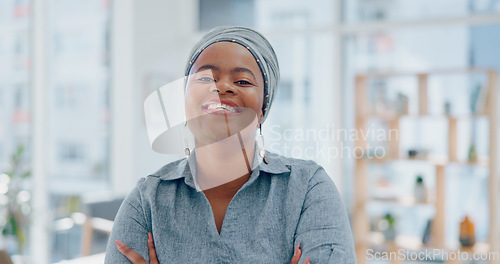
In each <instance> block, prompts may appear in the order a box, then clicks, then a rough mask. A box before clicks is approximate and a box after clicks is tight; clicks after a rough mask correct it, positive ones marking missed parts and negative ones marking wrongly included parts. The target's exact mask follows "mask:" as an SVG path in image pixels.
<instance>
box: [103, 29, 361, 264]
mask: <svg viewBox="0 0 500 264" xmlns="http://www.w3.org/2000/svg"><path fill="white" fill-rule="evenodd" d="M278 81H279V67H278V61H277V58H276V55H275V53H274V50H273V48H272V47H271V45H270V44H269V42H268V41H267V40H266V39H265V38H264V37H263V36H262V35H261V34H259V33H258V32H256V31H254V30H252V29H248V28H243V27H218V28H215V29H213V30H212V31H210V32H209V33H207V34H206V35H205V36H204V37H203V38H202V40H200V42H198V44H197V45H196V46H195V48H194V49H193V52H192V54H191V57H190V60H189V62H188V64H187V67H186V90H185V107H186V118H187V120H188V121H187V124H186V125H187V127H188V128H189V130H190V131H191V132H192V133H193V135H194V138H195V146H196V147H195V150H194V151H193V152H190V151H189V149H186V151H187V153H186V154H187V155H188V157H187V158H186V159H183V160H179V161H176V162H173V163H170V164H168V165H166V166H164V167H163V168H161V169H160V170H159V171H158V172H156V173H154V174H152V175H149V176H148V177H146V178H145V179H141V180H140V181H139V182H138V184H137V186H136V188H135V189H134V190H133V191H132V192H131V193H130V194H129V195H128V196H127V198H126V199H125V201H124V202H123V204H122V206H121V208H120V210H119V212H118V214H117V216H116V219H115V224H114V227H113V232H112V233H111V237H110V243H109V244H108V248H107V254H106V263H110V264H111V263H130V261H131V262H132V263H158V261H159V263H309V261H310V263H314V264H316V263H355V257H354V246H353V240H352V234H351V230H350V226H349V222H348V218H347V214H346V210H345V208H344V206H343V204H342V200H341V197H340V195H339V193H338V191H337V189H336V187H335V185H334V183H333V182H332V180H331V179H330V177H329V176H328V175H327V174H326V172H325V170H324V169H323V168H322V167H320V166H319V165H317V164H316V163H315V162H312V161H305V160H298V159H291V158H286V157H283V156H280V155H277V154H273V153H269V152H266V151H265V149H264V146H263V143H262V141H261V140H257V141H258V143H257V144H256V141H255V134H256V132H257V131H259V130H260V125H261V124H262V123H263V122H264V120H265V119H266V117H267V115H268V114H269V110H270V107H271V104H272V102H273V99H274V95H275V94H276V89H277V86H278ZM260 135H261V133H260ZM153 237H154V242H153ZM113 242H114V243H115V244H116V245H114V244H113ZM128 259H130V261H129V260H128Z"/></svg>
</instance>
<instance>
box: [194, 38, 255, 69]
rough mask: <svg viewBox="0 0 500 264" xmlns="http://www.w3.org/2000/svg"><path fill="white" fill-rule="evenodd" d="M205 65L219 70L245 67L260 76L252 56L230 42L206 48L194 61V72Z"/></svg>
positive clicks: (244, 49) (243, 48)
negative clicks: (214, 66)
mask: <svg viewBox="0 0 500 264" xmlns="http://www.w3.org/2000/svg"><path fill="white" fill-rule="evenodd" d="M205 64H212V65H216V66H218V67H220V68H221V69H232V68H235V67H246V68H249V69H251V70H252V71H253V72H254V73H256V75H257V74H258V75H262V73H261V72H260V68H259V65H258V64H257V62H256V60H255V58H254V56H253V55H252V54H251V53H250V51H248V50H247V49H246V48H245V47H243V46H241V45H240V44H237V43H232V42H225V41H223V42H217V43H214V44H212V45H210V46H208V47H207V48H205V50H204V51H203V52H201V54H200V55H199V57H198V58H197V59H196V61H195V63H194V65H193V69H194V70H196V69H197V68H198V67H201V66H203V65H205Z"/></svg>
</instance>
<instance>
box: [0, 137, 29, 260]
mask: <svg viewBox="0 0 500 264" xmlns="http://www.w3.org/2000/svg"><path fill="white" fill-rule="evenodd" d="M25 156H26V155H25V152H24V147H23V146H19V147H18V148H17V150H16V152H15V153H14V154H13V155H12V157H11V160H10V163H9V165H10V166H9V168H8V169H7V171H6V172H0V204H2V205H4V206H2V209H1V210H0V228H1V230H2V239H3V242H4V243H3V244H4V246H5V247H6V250H7V251H8V253H9V254H22V253H23V248H24V245H25V243H26V231H27V229H28V226H29V220H30V219H29V216H30V211H31V206H30V198H31V195H30V192H29V191H28V185H27V184H28V181H27V180H28V179H29V177H30V175H31V171H30V169H29V168H28V165H29V163H28V162H26V157H25Z"/></svg>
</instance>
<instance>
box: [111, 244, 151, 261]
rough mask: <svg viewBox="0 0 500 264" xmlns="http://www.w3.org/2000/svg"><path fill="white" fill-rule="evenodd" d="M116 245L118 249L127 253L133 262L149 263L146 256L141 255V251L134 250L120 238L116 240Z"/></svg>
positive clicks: (124, 253) (126, 255)
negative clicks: (145, 258)
mask: <svg viewBox="0 0 500 264" xmlns="http://www.w3.org/2000/svg"><path fill="white" fill-rule="evenodd" d="M115 245H116V247H118V250H119V251H120V252H121V253H122V254H123V255H125V257H127V258H128V259H129V260H130V261H132V263H133V264H148V263H147V262H146V260H144V258H143V257H142V256H141V255H139V253H137V252H135V251H133V250H132V249H131V248H129V247H128V246H126V245H125V244H123V243H122V242H121V241H120V240H116V241H115Z"/></svg>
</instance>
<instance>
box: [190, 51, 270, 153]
mask: <svg viewBox="0 0 500 264" xmlns="http://www.w3.org/2000/svg"><path fill="white" fill-rule="evenodd" d="M263 98H264V80H263V77H262V73H261V71H260V68H259V66H258V65H257V62H256V61H255V58H254V57H253V56H252V54H251V53H250V52H249V51H248V50H247V49H246V48H245V47H243V46H241V45H239V44H237V43H231V42H218V43H214V44H212V45H210V46H208V47H207V48H205V50H204V51H203V52H202V53H201V54H200V56H199V57H198V59H197V60H196V61H195V63H194V65H193V66H192V68H191V72H190V74H189V76H188V80H187V87H186V94H185V106H186V118H187V120H188V125H189V128H190V130H191V131H192V133H193V134H194V136H195V138H196V140H197V144H199V143H201V144H210V143H213V142H217V141H219V140H222V139H224V138H227V137H228V136H230V135H234V134H235V133H237V132H240V131H242V130H243V129H245V128H248V127H249V126H252V129H251V131H254V130H255V127H256V125H257V122H260V120H261V118H262V104H263Z"/></svg>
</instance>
